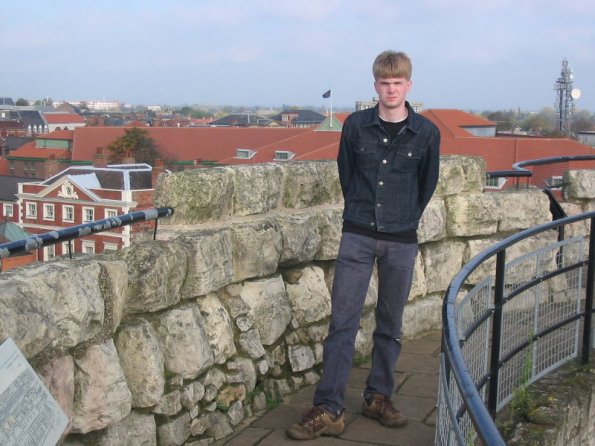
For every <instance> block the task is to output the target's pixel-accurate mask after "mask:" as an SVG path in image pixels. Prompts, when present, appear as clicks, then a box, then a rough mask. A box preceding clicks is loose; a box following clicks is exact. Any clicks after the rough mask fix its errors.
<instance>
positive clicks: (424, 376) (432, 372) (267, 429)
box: [215, 332, 440, 446]
mask: <svg viewBox="0 0 595 446" xmlns="http://www.w3.org/2000/svg"><path fill="white" fill-rule="evenodd" d="M439 352H440V332H432V333H429V334H427V335H425V336H423V337H420V338H418V339H414V340H409V341H405V342H404V343H403V349H402V351H401V356H400V358H399V361H398V364H397V371H396V372H395V375H396V377H397V383H398V387H397V391H396V396H395V397H394V398H393V401H395V406H396V407H397V408H398V409H399V410H401V411H402V412H403V413H405V414H406V415H407V416H408V417H409V423H408V424H407V426H405V427H403V428H397V429H389V428H386V427H384V426H382V425H381V424H380V423H378V422H377V421H376V420H371V419H369V418H365V417H364V416H362V415H361V402H362V397H361V392H362V390H363V384H364V381H365V379H366V376H367V373H368V369H369V365H368V364H364V365H362V366H357V367H354V368H353V369H352V371H351V376H350V381H349V385H348V388H347V395H346V410H345V417H346V419H345V421H346V429H345V432H343V434H342V435H340V436H339V437H336V438H333V437H320V438H318V439H316V440H312V441H295V440H292V439H290V438H288V437H287V436H286V435H285V429H286V428H287V427H288V426H289V425H291V424H292V423H294V422H296V421H298V420H299V419H300V418H301V415H302V413H303V412H304V410H305V409H307V408H308V407H309V406H310V405H311V404H312V395H313V393H314V386H309V387H306V388H304V389H302V390H300V391H299V392H297V393H295V394H292V395H288V396H286V397H285V398H284V401H283V403H281V405H279V406H278V407H276V408H275V409H273V410H270V411H269V412H267V413H266V414H264V415H263V416H262V417H259V418H257V419H256V420H255V421H253V422H252V423H251V424H250V425H249V426H247V427H246V428H244V429H243V430H241V431H240V432H238V433H237V434H236V435H235V436H234V437H232V438H229V439H226V440H222V442H217V443H215V445H217V446H218V445H225V446H257V445H258V446H284V445H291V446H298V445H300V444H303V445H309V444H311V445H314V444H316V445H321V446H322V445H329V446H357V445H380V446H383V445H386V446H431V445H433V444H434V429H435V426H436V398H437V394H438V361H439V359H438V354H439Z"/></svg>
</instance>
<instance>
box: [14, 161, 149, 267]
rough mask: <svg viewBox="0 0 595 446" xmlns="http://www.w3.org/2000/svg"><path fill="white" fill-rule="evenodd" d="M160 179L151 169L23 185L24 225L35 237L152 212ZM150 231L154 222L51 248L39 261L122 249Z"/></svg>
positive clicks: (89, 171)
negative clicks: (155, 184) (108, 219)
mask: <svg viewBox="0 0 595 446" xmlns="http://www.w3.org/2000/svg"><path fill="white" fill-rule="evenodd" d="M158 173H159V169H155V170H153V169H152V168H151V166H149V165H147V164H121V165H110V166H107V167H93V166H89V167H87V166H85V167H69V168H67V169H65V170H63V171H61V172H60V173H58V174H57V175H54V176H52V177H50V178H48V179H47V180H45V181H42V182H29V183H20V184H19V192H18V204H19V207H20V209H21V212H20V215H19V225H20V226H21V227H22V228H23V229H24V230H25V231H27V232H29V233H31V234H41V233H45V232H50V231H54V230H59V229H61V228H65V227H70V226H75V225H79V224H83V223H88V222H91V221H96V220H103V219H105V218H111V217H116V216H117V215H121V214H126V213H129V212H133V211H137V210H141V209H147V208H151V207H153V182H154V177H155V176H156V174H158ZM150 227H152V223H151V222H145V223H139V224H135V225H130V226H124V227H119V228H114V229H113V230H110V231H105V232H101V233H97V234H91V235H88V236H85V237H81V238H78V239H76V240H72V241H71V242H70V245H69V242H64V243H62V244H57V245H53V246H47V247H45V248H43V249H42V250H40V252H39V254H38V258H39V260H48V259H51V258H53V257H55V256H60V255H67V254H68V253H69V252H74V253H78V252H82V253H102V252H104V251H106V250H110V249H111V250H117V249H121V248H124V247H127V246H130V244H131V242H132V239H133V237H134V236H135V235H137V234H138V233H140V232H144V231H147V230H148V229H149V228H150ZM69 250H71V251H69Z"/></svg>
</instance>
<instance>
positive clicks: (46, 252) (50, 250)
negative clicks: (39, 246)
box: [43, 245, 56, 260]
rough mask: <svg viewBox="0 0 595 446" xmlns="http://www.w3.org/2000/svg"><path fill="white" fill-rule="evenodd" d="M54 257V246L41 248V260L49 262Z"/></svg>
mask: <svg viewBox="0 0 595 446" xmlns="http://www.w3.org/2000/svg"><path fill="white" fill-rule="evenodd" d="M54 257H56V247H55V246H54V245H49V246H45V247H44V248H43V259H44V260H51V259H53V258H54Z"/></svg>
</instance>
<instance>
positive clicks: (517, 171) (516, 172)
mask: <svg viewBox="0 0 595 446" xmlns="http://www.w3.org/2000/svg"><path fill="white" fill-rule="evenodd" d="M590 160H595V155H568V156H552V157H549V158H539V159H535V160H526V161H518V162H516V163H514V164H513V165H512V170H493V171H491V172H486V175H487V176H488V178H500V177H530V176H532V175H533V172H531V171H530V170H529V169H525V168H524V166H540V165H542V164H554V163H561V162H566V161H590Z"/></svg>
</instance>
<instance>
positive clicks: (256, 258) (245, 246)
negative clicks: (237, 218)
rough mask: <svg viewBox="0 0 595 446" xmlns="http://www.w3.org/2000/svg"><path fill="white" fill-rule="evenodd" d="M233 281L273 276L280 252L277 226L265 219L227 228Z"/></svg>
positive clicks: (281, 244) (270, 220) (279, 234)
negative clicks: (228, 230)
mask: <svg viewBox="0 0 595 446" xmlns="http://www.w3.org/2000/svg"><path fill="white" fill-rule="evenodd" d="M231 234H232V238H231V240H232V262H233V277H234V281H236V282H240V281H242V280H245V279H250V278H254V277H264V276H268V275H270V274H273V273H274V272H275V271H276V270H277V267H278V266H279V258H280V256H281V251H282V249H283V243H282V240H281V233H280V231H279V227H278V224H277V223H276V222H275V221H274V220H272V219H269V218H263V219H258V220H255V221H250V222H244V223H235V224H233V225H232V227H231Z"/></svg>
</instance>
